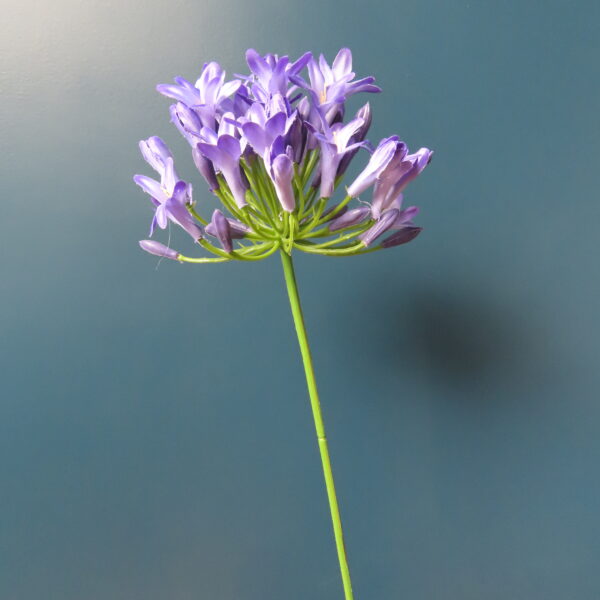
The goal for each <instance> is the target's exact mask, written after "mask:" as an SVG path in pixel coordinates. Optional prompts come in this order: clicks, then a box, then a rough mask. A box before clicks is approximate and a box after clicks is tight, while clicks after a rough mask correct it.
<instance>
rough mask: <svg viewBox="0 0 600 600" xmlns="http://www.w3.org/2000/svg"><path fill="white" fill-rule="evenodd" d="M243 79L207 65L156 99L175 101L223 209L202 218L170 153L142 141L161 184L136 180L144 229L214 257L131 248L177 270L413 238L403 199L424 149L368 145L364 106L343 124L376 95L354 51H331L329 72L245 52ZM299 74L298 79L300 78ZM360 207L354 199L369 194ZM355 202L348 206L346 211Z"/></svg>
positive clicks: (411, 213)
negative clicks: (358, 97) (187, 241)
mask: <svg viewBox="0 0 600 600" xmlns="http://www.w3.org/2000/svg"><path fill="white" fill-rule="evenodd" d="M246 60H247V62H248V67H249V68H250V74H249V75H247V76H242V75H238V76H237V78H236V79H233V80H232V81H226V80H225V72H224V71H223V69H222V68H221V67H220V66H219V65H218V64H217V63H215V62H211V63H207V64H205V65H204V67H203V69H202V73H201V74H200V78H199V79H198V81H196V83H195V84H192V83H190V82H189V81H187V80H186V79H183V78H181V77H177V78H176V79H175V83H174V84H162V85H159V86H158V87H157V90H158V91H159V92H160V93H161V94H163V95H164V96H167V97H168V98H171V99H173V100H174V101H175V103H174V104H172V105H171V107H170V113H171V120H172V121H173V123H174V124H175V126H176V127H177V129H178V130H179V131H180V132H181V134H182V135H183V136H184V138H185V139H186V140H187V141H188V143H189V144H190V146H191V148H192V156H193V160H194V164H195V165H196V167H197V169H198V171H199V172H200V174H201V175H202V177H203V178H204V179H205V180H206V183H207V184H208V187H209V189H210V191H211V192H212V193H213V194H215V195H216V196H217V197H218V198H219V200H220V201H221V203H222V205H223V210H215V211H214V212H213V214H212V216H211V218H210V220H208V219H206V218H205V217H204V216H202V214H201V212H202V211H201V210H199V209H197V207H196V204H195V202H194V200H193V198H192V185H191V184H190V183H189V182H186V181H183V180H182V179H180V177H179V176H178V175H177V172H176V170H175V166H174V163H173V155H172V153H171V151H170V150H169V148H168V147H167V146H166V144H165V143H164V142H163V141H162V140H161V139H160V138H158V137H151V138H149V139H147V140H142V141H141V142H140V150H141V152H142V155H143V157H144V159H145V160H146V162H148V164H149V165H150V166H151V167H152V168H153V169H154V170H155V171H156V172H157V173H158V176H159V180H158V181H157V180H155V179H152V178H150V177H147V176H145V175H136V176H135V177H134V181H135V183H137V184H138V185H139V186H140V187H141V188H142V189H143V190H144V191H145V192H146V193H148V195H149V196H150V199H151V201H152V203H153V205H154V208H155V213H154V217H153V219H152V224H151V226H150V235H152V234H153V233H154V231H155V229H156V227H157V226H158V227H159V228H161V229H165V228H166V227H167V225H168V224H169V222H171V223H175V224H177V225H179V226H180V227H182V228H183V229H184V230H185V231H186V232H187V233H188V234H189V235H190V236H192V238H193V240H194V241H195V242H197V243H198V244H199V245H200V246H202V247H203V248H204V249H205V250H206V251H208V252H209V253H210V254H211V255H212V257H201V258H191V257H187V256H183V255H182V254H180V253H179V252H176V251H175V250H172V249H171V248H168V247H167V246H165V245H163V244H161V243H160V242H156V241H153V240H143V241H141V242H140V245H141V247H142V248H143V249H144V250H146V251H147V252H150V253H152V254H156V255H158V256H164V257H166V258H171V259H174V260H179V261H182V262H200V263H206V262H223V261H227V260H232V259H237V260H259V259H262V258H265V257H267V256H269V255H271V254H273V253H274V252H275V251H276V250H278V249H282V250H283V251H285V252H287V253H291V251H292V249H293V248H296V249H298V250H302V251H304V252H311V253H318V254H324V255H329V256H348V255H354V254H362V253H365V252H372V251H373V250H378V249H380V248H389V247H392V246H398V245H400V244H404V243H406V242H409V241H411V240H412V239H414V238H415V237H416V236H417V235H418V234H419V232H420V231H421V228H420V227H417V226H415V225H414V224H413V218H414V217H415V215H416V214H417V212H418V209H417V207H415V206H409V207H403V206H402V199H403V192H404V189H405V188H406V186H407V185H408V183H409V182H410V181H412V180H413V179H414V178H415V177H416V176H417V175H418V174H419V173H420V172H421V171H422V170H423V169H424V168H425V166H426V165H427V164H428V163H429V161H430V160H431V155H432V152H431V150H428V149H427V148H421V149H420V150H418V151H417V152H415V153H413V154H410V153H409V151H408V147H407V146H406V144H405V143H404V142H402V141H400V139H399V138H398V136H395V135H394V136H391V137H388V138H385V139H383V140H381V141H380V142H379V144H378V145H377V146H376V147H374V146H373V145H371V143H370V142H369V141H367V140H366V136H367V132H368V130H369V127H370V125H371V107H370V105H369V104H368V103H367V104H365V105H364V106H363V107H362V108H361V109H360V110H359V111H358V112H357V113H356V115H355V116H354V117H353V118H351V119H349V120H348V122H344V117H345V104H346V100H347V99H348V98H349V97H351V96H353V95H354V94H357V93H361V92H368V93H374V92H379V91H381V90H380V89H379V88H378V87H377V86H376V85H375V84H374V78H373V77H366V78H363V79H355V74H354V73H353V72H352V54H351V52H350V50H348V49H347V48H343V49H342V50H340V51H339V53H338V54H337V56H336V57H335V59H334V61H333V63H332V64H331V65H329V64H328V62H327V61H326V60H325V58H324V57H323V56H322V55H321V56H320V57H319V59H316V58H314V57H313V56H312V54H311V53H306V54H304V55H303V56H301V57H300V58H299V59H298V60H296V61H295V62H292V61H290V59H289V58H288V57H287V56H282V57H279V56H277V55H275V54H267V55H265V56H261V55H260V54H259V53H258V52H256V51H255V50H248V51H247V53H246ZM304 73H307V76H306V75H305V74H304ZM361 148H364V149H365V150H366V151H367V152H369V153H370V158H369V160H368V163H367V165H366V166H365V168H364V169H363V170H362V172H361V173H360V174H359V175H358V176H357V177H356V179H355V180H354V181H353V182H352V183H351V184H350V185H349V186H347V187H346V188H345V193H344V197H343V199H341V200H340V201H338V202H333V203H332V200H331V199H332V198H333V197H334V195H335V194H336V191H337V189H338V188H339V187H340V184H341V181H342V179H343V176H344V174H345V172H346V170H347V169H348V166H349V165H350V162H351V161H352V159H353V158H354V156H355V155H356V154H357V153H358V151H359V150H360V149H361ZM370 189H371V190H372V192H371V194H370V196H371V197H370V202H367V201H364V200H361V199H360V197H361V196H362V195H364V194H365V193H366V192H367V191H368V190H370ZM353 199H356V200H357V202H356V206H354V207H351V205H350V202H351V201H352V200H353Z"/></svg>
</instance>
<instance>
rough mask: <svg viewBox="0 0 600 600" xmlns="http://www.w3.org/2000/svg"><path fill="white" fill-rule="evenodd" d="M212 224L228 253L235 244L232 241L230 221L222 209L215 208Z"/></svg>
mask: <svg viewBox="0 0 600 600" xmlns="http://www.w3.org/2000/svg"><path fill="white" fill-rule="evenodd" d="M211 225H212V229H213V230H214V232H215V235H216V237H217V239H218V240H219V242H221V246H223V250H225V252H227V253H228V254H229V253H231V251H232V250H233V245H232V243H231V227H230V225H229V221H228V220H227V218H226V217H225V215H224V214H223V213H222V212H221V211H220V210H215V212H214V213H213V216H212V219H211Z"/></svg>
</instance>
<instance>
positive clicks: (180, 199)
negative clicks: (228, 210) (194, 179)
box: [157, 181, 203, 242]
mask: <svg viewBox="0 0 600 600" xmlns="http://www.w3.org/2000/svg"><path fill="white" fill-rule="evenodd" d="M191 192H192V186H191V185H190V184H189V183H186V182H185V181H178V182H177V183H176V184H175V188H174V189H173V195H172V196H171V197H170V198H169V199H168V200H167V201H166V202H165V203H164V205H162V206H163V207H164V211H165V213H166V215H167V216H168V218H169V219H170V220H171V221H173V222H174V223H176V224H177V225H179V226H180V227H181V228H182V229H184V230H185V231H187V233H189V234H190V236H191V237H192V238H193V240H194V241H195V242H197V241H198V240H199V239H201V238H202V237H203V235H202V229H201V228H200V227H199V226H198V225H197V224H196V221H195V220H194V218H193V217H192V215H190V213H189V211H188V209H187V206H188V205H191V203H192V197H191ZM157 212H158V211H157ZM159 225H160V224H159ZM162 229H164V227H162Z"/></svg>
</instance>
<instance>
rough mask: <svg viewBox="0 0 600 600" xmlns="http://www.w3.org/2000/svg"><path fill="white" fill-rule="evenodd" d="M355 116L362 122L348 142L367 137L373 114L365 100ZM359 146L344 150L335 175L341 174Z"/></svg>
mask: <svg viewBox="0 0 600 600" xmlns="http://www.w3.org/2000/svg"><path fill="white" fill-rule="evenodd" d="M355 118H357V119H362V120H363V124H362V126H361V127H359V128H358V129H357V130H356V133H355V134H354V135H353V136H352V137H351V138H350V142H349V144H358V143H359V142H364V141H365V138H366V137H367V133H368V132H369V129H370V128H371V121H372V119H373V116H372V114H371V105H370V104H369V103H368V102H367V103H366V104H365V105H364V106H362V107H361V108H360V109H359V110H358V112H357V113H356V115H355ZM358 150H359V147H358V146H356V147H355V148H354V149H353V150H350V151H349V152H346V154H344V156H343V157H342V160H341V161H340V164H339V166H338V170H337V174H336V177H339V176H340V175H343V174H344V173H345V172H346V170H347V169H348V167H349V166H350V162H351V161H352V159H353V158H354V157H355V155H356V153H357V152H358Z"/></svg>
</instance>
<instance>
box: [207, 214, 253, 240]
mask: <svg viewBox="0 0 600 600" xmlns="http://www.w3.org/2000/svg"><path fill="white" fill-rule="evenodd" d="M227 222H228V223H229V232H230V234H231V238H232V239H234V240H239V239H242V238H244V237H246V234H248V233H250V232H251V231H252V230H251V229H250V227H248V225H246V224H245V223H242V222H241V221H238V220H237V219H232V218H228V219H227ZM204 231H205V232H206V233H208V235H212V236H213V237H217V230H216V228H215V225H214V223H213V222H212V221H211V222H210V223H209V224H208V225H207V226H206V227H205V229H204Z"/></svg>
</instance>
